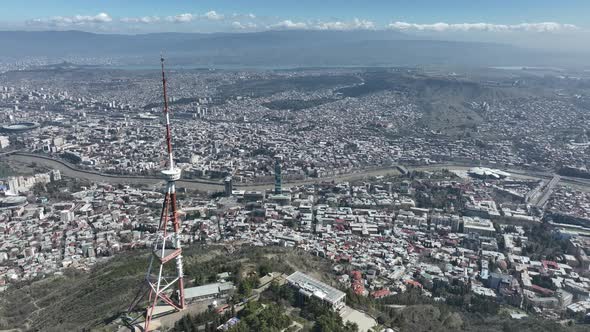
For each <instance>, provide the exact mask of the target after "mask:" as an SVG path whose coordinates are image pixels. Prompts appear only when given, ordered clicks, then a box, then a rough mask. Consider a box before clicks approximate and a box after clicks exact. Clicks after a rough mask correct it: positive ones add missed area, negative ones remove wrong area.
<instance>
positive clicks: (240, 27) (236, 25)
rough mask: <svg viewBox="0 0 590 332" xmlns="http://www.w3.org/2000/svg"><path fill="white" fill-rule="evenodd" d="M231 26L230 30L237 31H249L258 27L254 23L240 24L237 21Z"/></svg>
mask: <svg viewBox="0 0 590 332" xmlns="http://www.w3.org/2000/svg"><path fill="white" fill-rule="evenodd" d="M231 26H232V28H234V29H238V30H251V29H256V28H257V27H258V25H256V23H252V22H246V23H242V22H238V21H234V22H232V24H231Z"/></svg>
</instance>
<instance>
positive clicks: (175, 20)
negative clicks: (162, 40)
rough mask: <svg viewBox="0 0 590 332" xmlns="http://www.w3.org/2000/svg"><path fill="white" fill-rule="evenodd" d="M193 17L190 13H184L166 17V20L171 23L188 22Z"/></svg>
mask: <svg viewBox="0 0 590 332" xmlns="http://www.w3.org/2000/svg"><path fill="white" fill-rule="evenodd" d="M194 19H195V16H194V15H193V14H191V13H184V14H178V15H174V16H168V17H166V21H168V22H173V23H188V22H191V21H193V20H194Z"/></svg>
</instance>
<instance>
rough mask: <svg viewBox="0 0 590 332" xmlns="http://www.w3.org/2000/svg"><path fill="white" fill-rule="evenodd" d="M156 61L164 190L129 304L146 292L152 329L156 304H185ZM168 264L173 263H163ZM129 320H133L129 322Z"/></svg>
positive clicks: (173, 170)
mask: <svg viewBox="0 0 590 332" xmlns="http://www.w3.org/2000/svg"><path fill="white" fill-rule="evenodd" d="M160 61H161V65H162V87H163V92H164V117H165V120H166V125H165V133H166V134H165V135H166V145H167V152H168V158H167V159H168V163H167V164H168V165H167V167H166V168H165V169H163V170H162V171H161V174H162V176H163V178H164V179H165V180H166V193H165V196H164V202H163V203H162V212H161V214H160V224H159V227H158V231H157V233H156V236H155V239H154V244H153V247H152V255H151V256H150V262H149V266H148V270H147V273H146V276H145V285H146V286H147V287H145V286H144V287H143V288H142V290H140V292H139V293H138V295H137V296H136V298H135V299H134V301H133V302H132V304H131V305H130V307H129V311H132V310H133V309H134V308H135V307H136V306H137V305H138V304H139V303H140V302H141V300H142V299H144V298H145V296H146V295H147V300H148V307H147V310H146V313H145V322H144V331H150V330H151V329H153V328H150V323H151V322H152V319H153V318H154V315H157V314H158V313H157V311H155V310H154V309H155V308H156V307H157V306H159V305H163V306H169V307H168V308H170V309H175V310H183V309H184V308H185V301H184V280H183V277H184V275H183V266H182V248H181V245H180V222H179V220H178V209H177V204H176V180H178V179H180V174H181V171H180V169H179V168H177V167H175V166H174V158H173V155H172V134H171V127H170V114H169V111H168V96H167V94H166V75H165V73H164V58H161V59H160ZM169 265H174V267H173V268H166V267H165V266H169ZM146 288H147V289H146ZM144 289H145V290H144ZM131 324H135V323H134V322H131V323H130V325H131Z"/></svg>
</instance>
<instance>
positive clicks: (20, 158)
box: [0, 152, 590, 204]
mask: <svg viewBox="0 0 590 332" xmlns="http://www.w3.org/2000/svg"><path fill="white" fill-rule="evenodd" d="M6 155H7V153H3V154H0V156H1V157H2V158H3V159H4V158H5V156H6ZM6 159H7V160H8V161H10V162H12V163H21V164H31V163H33V162H34V163H36V164H37V165H40V166H44V167H48V168H52V169H58V170H59V171H60V172H61V173H62V175H63V176H65V177H72V178H78V179H86V180H89V181H93V182H98V183H101V182H104V183H111V184H129V185H148V186H159V185H162V184H163V183H164V180H163V179H162V178H159V177H156V176H130V175H112V174H103V173H99V172H96V171H88V170H81V169H79V168H77V167H76V166H75V165H73V164H70V163H68V162H65V161H62V160H56V159H52V158H49V157H47V156H42V155H35V154H30V153H24V152H16V153H14V152H13V153H12V154H9V155H8V156H6ZM474 166H478V165H476V164H475V163H474V164H473V165H468V164H466V163H464V162H462V163H457V164H453V163H444V164H435V165H424V166H408V167H406V168H407V169H408V170H409V171H412V170H422V171H431V170H436V169H442V168H446V169H451V170H463V171H467V170H468V169H469V168H471V167H474ZM503 170H504V171H506V172H509V173H511V174H512V175H513V177H516V178H525V179H539V180H546V182H547V180H550V179H553V180H551V181H550V182H552V183H551V190H549V191H547V190H543V195H542V197H538V196H537V195H536V196H537V197H536V198H537V200H539V201H540V200H541V198H542V201H543V204H544V203H545V202H546V201H547V199H548V198H549V196H550V192H551V191H552V189H553V188H554V186H555V185H556V184H557V183H562V184H568V185H572V186H575V187H577V188H578V189H581V190H585V191H590V180H588V179H580V178H572V177H565V176H562V177H559V176H557V175H556V174H554V173H550V172H540V171H530V170H523V169H503ZM387 174H399V170H398V169H397V168H396V167H394V166H392V167H389V168H379V169H370V170H366V171H359V172H355V173H350V174H341V175H335V176H330V177H324V178H319V179H315V178H314V179H307V180H301V181H294V182H284V183H283V185H284V187H285V188H288V187H291V186H297V185H303V184H312V183H318V182H325V181H354V180H360V179H364V178H368V177H371V176H380V175H387ZM177 185H178V187H180V188H186V189H190V190H200V191H206V192H216V191H222V190H223V183H222V182H216V181H211V180H200V179H194V180H188V179H184V180H180V181H177ZM235 186H236V188H238V189H242V190H265V189H271V188H273V187H274V186H273V184H272V183H264V184H239V183H237V184H236V185H235ZM546 187H549V186H546ZM546 187H545V189H547V188H546Z"/></svg>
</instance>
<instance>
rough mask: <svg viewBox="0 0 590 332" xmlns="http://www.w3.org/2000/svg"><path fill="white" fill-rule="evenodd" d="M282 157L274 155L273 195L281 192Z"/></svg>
mask: <svg viewBox="0 0 590 332" xmlns="http://www.w3.org/2000/svg"><path fill="white" fill-rule="evenodd" d="M282 163H283V157H281V156H276V157H275V195H280V194H282V193H283V174H282V173H283V166H282Z"/></svg>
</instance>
